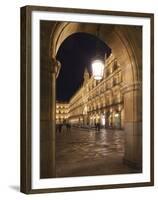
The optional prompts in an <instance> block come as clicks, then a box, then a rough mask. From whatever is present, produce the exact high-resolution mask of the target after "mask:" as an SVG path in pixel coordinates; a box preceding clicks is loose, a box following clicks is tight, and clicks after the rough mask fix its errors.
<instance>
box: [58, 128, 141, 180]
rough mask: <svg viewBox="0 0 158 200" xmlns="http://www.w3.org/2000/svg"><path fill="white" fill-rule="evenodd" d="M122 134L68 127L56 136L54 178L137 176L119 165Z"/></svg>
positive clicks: (112, 131) (122, 153)
mask: <svg viewBox="0 0 158 200" xmlns="http://www.w3.org/2000/svg"><path fill="white" fill-rule="evenodd" d="M123 155H124V132H123V131H119V130H101V131H100V132H96V131H95V130H85V129H79V128H71V131H69V132H67V130H66V129H64V130H62V132H61V133H57V134H56V176H57V177H75V176H91V175H108V174H109V175H110V174H126V173H137V172H139V171H138V170H136V169H132V168H130V167H128V166H127V165H124V164H123Z"/></svg>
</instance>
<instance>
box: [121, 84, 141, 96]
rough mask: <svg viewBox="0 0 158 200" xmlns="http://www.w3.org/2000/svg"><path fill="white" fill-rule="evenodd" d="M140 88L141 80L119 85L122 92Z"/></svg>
mask: <svg viewBox="0 0 158 200" xmlns="http://www.w3.org/2000/svg"><path fill="white" fill-rule="evenodd" d="M141 89H142V82H140V81H137V82H134V83H131V84H123V85H122V87H121V91H122V94H125V93H128V92H131V91H134V90H141Z"/></svg>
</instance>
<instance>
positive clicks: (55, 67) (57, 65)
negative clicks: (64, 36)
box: [50, 58, 61, 78]
mask: <svg viewBox="0 0 158 200" xmlns="http://www.w3.org/2000/svg"><path fill="white" fill-rule="evenodd" d="M60 68H61V63H60V62H59V61H58V60H57V59H56V58H52V65H51V67H50V72H51V73H55V74H56V78H57V77H58V75H59V72H60Z"/></svg>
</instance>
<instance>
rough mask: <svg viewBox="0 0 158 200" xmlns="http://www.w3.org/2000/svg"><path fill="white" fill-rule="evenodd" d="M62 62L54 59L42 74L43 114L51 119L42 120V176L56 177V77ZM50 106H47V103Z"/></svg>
mask: <svg viewBox="0 0 158 200" xmlns="http://www.w3.org/2000/svg"><path fill="white" fill-rule="evenodd" d="M59 70H60V63H59V62H58V61H57V60H56V59H52V65H51V67H50V68H49V71H48V72H47V73H46V75H44V72H43V74H42V75H41V87H42V90H41V93H42V96H41V99H42V100H41V101H42V103H41V106H42V107H41V108H42V114H41V115H42V116H45V115H49V119H48V117H47V118H44V120H41V130H40V177H41V178H53V177H56V163H55V160H56V159H55V157H56V152H55V135H56V130H55V125H56V77H57V76H58V74H59ZM46 104H47V105H48V106H45V105H46Z"/></svg>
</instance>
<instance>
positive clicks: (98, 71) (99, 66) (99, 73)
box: [92, 59, 104, 80]
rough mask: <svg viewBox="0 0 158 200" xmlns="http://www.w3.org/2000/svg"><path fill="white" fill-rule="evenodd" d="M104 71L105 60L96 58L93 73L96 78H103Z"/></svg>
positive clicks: (93, 63)
mask: <svg viewBox="0 0 158 200" xmlns="http://www.w3.org/2000/svg"><path fill="white" fill-rule="evenodd" d="M103 73H104V62H103V61H102V60H99V59H97V60H94V61H93V62H92V74H93V78H94V79H95V80H101V79H102V78H103Z"/></svg>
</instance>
